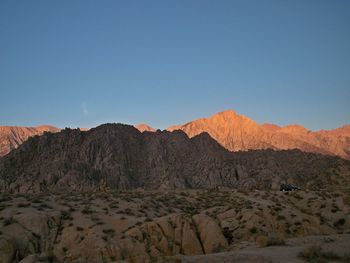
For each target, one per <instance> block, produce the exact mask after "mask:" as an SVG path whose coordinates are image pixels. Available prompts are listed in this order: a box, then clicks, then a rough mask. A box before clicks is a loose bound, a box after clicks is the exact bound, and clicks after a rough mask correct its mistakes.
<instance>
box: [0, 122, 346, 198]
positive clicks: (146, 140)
mask: <svg viewBox="0 0 350 263" xmlns="http://www.w3.org/2000/svg"><path fill="white" fill-rule="evenodd" d="M349 171H350V164H349V161H346V160H343V159H341V158H338V157H331V156H323V155H320V154H313V153H304V152H301V151H299V150H285V151H273V150H255V151H248V152H238V153H232V152H229V151H227V150H226V149H225V148H223V147H222V146H220V145H219V144H218V143H217V142H216V141H215V140H214V139H212V138H211V137H210V136H209V135H208V134H207V133H202V134H200V135H197V136H195V137H192V138H189V137H188V136H187V135H186V134H185V133H184V132H182V131H174V132H169V131H158V132H143V133H141V132H140V131H138V130H137V129H136V128H134V127H133V126H128V125H123V124H105V125H101V126H99V127H97V128H94V129H91V130H89V131H80V130H79V129H75V130H71V129H65V130H62V131H61V132H58V133H44V134H43V135H42V136H34V137H32V138H30V139H29V140H28V141H26V142H25V143H23V144H22V145H21V146H20V147H19V148H18V149H16V150H13V151H12V152H10V153H9V154H8V155H6V156H4V157H3V158H2V159H1V160H0V188H1V190H10V191H14V192H28V191H29V192H36V191H41V190H47V189H59V188H65V187H68V188H69V189H73V190H88V189H91V188H93V189H100V190H101V189H124V190H125V189H136V188H144V189H174V188H175V189H179V188H180V189H181V188H213V187H218V186H225V187H235V188H259V189H270V188H274V189H276V188H278V187H279V184H280V183H281V182H290V183H296V184H299V185H301V186H302V187H310V188H312V187H324V186H329V185H342V184H344V183H348V182H349V180H350V172H349Z"/></svg>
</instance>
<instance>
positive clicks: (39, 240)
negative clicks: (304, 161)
mask: <svg viewBox="0 0 350 263" xmlns="http://www.w3.org/2000/svg"><path fill="white" fill-rule="evenodd" d="M349 205H350V195H349V190H348V189H338V190H333V191H331V192H329V191H299V192H293V193H283V192H280V191H238V190H228V189H227V190H225V189H222V190H216V189H212V190H185V191H182V190H176V191H143V190H139V191H136V190H134V191H108V192H103V191H91V192H42V193H36V194H25V195H24V194H5V193H2V194H0V262H2V263H10V262H11V263H12V262H21V263H29V262H101V263H102V262H122V261H123V262H219V261H220V262H241V263H242V262H245V263H248V262H281V260H283V261H284V262H305V261H304V260H308V259H310V258H311V259H315V257H318V256H319V257H320V258H321V259H322V258H323V257H325V258H326V259H327V260H331V259H332V260H333V261H332V262H349V261H348V260H349V254H347V253H348V246H347V245H348V242H349V240H350V220H349V218H350V207H349ZM315 244H317V247H316V248H315V247H313V245H315ZM276 246H278V247H279V248H277V249H276ZM274 247H275V249H273V248H274ZM319 247H320V248H319ZM321 247H322V248H323V249H324V250H325V251H327V253H328V254H327V253H323V254H322V253H318V254H317V255H316V254H315V255H314V254H312V251H313V249H321ZM310 251H311V252H310ZM310 253H311V254H310ZM199 255H202V256H199ZM298 255H300V256H298ZM330 256H332V257H330ZM327 257H328V258H327ZM327 260H326V261H314V262H328V261H327Z"/></svg>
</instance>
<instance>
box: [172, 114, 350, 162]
mask: <svg viewBox="0 0 350 263" xmlns="http://www.w3.org/2000/svg"><path fill="white" fill-rule="evenodd" d="M349 127H350V126H349V125H346V126H344V127H341V128H339V129H335V130H331V131H324V130H322V131H318V132H312V131H310V130H307V129H306V128H304V127H303V126H300V125H288V126H285V127H280V126H277V125H274V124H263V125H259V124H258V123H256V122H255V121H253V120H251V119H249V118H247V117H245V116H243V115H239V114H237V113H236V112H234V111H232V110H228V111H224V112H220V113H217V114H215V115H213V116H211V117H210V118H202V119H198V120H194V121H191V122H188V123H186V124H183V125H176V126H172V127H169V128H168V130H169V131H174V130H183V131H184V132H186V134H187V135H188V136H189V137H193V136H196V135H198V134H200V133H202V132H207V133H208V134H210V136H212V137H213V138H214V139H215V140H217V141H218V142H219V143H220V144H221V145H223V146H224V147H225V148H227V149H228V150H230V151H241V150H244V151H246V150H256V149H268V148H271V149H280V150H286V149H295V148H296V149H300V150H302V151H307V152H315V153H321V154H329V155H338V156H340V157H342V158H346V159H350V128H349Z"/></svg>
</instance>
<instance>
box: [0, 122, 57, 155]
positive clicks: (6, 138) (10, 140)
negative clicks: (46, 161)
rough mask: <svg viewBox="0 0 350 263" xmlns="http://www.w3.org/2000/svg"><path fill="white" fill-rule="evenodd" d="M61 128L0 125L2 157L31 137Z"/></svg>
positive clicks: (0, 152) (0, 151) (0, 150)
mask: <svg viewBox="0 0 350 263" xmlns="http://www.w3.org/2000/svg"><path fill="white" fill-rule="evenodd" d="M59 130H60V129H58V128H56V127H53V126H38V127H17V126H0V157H1V156H4V155H6V154H7V153H9V152H10V151H11V150H13V149H15V148H17V147H18V146H19V145H20V144H22V143H23V142H24V141H25V140H27V139H28V138H29V137H31V136H34V135H40V134H43V133H44V132H46V131H47V132H58V131H59Z"/></svg>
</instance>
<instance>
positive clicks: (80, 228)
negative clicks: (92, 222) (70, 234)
mask: <svg viewBox="0 0 350 263" xmlns="http://www.w3.org/2000/svg"><path fill="white" fill-rule="evenodd" d="M76 229H77V231H83V230H84V228H83V227H81V226H77V228H76Z"/></svg>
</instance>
